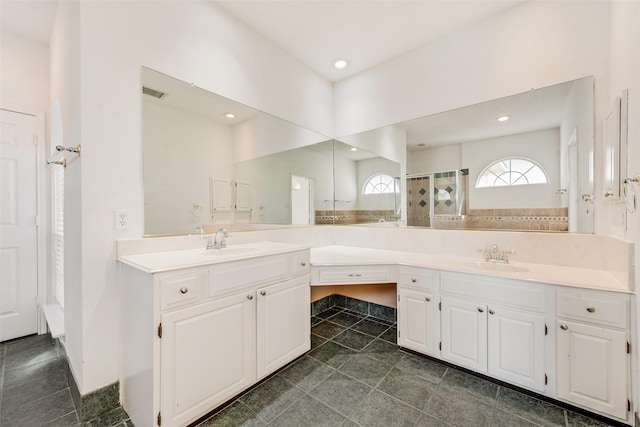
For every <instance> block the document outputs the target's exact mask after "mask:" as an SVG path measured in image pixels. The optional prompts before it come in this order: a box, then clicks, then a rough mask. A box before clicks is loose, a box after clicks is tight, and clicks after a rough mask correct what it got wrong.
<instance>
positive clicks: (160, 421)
mask: <svg viewBox="0 0 640 427" xmlns="http://www.w3.org/2000/svg"><path fill="white" fill-rule="evenodd" d="M157 421H158V425H159V426H161V425H162V415H160V412H158V420H157Z"/></svg>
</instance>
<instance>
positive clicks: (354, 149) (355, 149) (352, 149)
mask: <svg viewBox="0 0 640 427" xmlns="http://www.w3.org/2000/svg"><path fill="white" fill-rule="evenodd" d="M349 150H351V151H358V149H357V148H356V147H351V148H349Z"/></svg>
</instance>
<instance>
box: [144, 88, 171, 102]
mask: <svg viewBox="0 0 640 427" xmlns="http://www.w3.org/2000/svg"><path fill="white" fill-rule="evenodd" d="M142 93H143V94H145V95H149V96H153V97H154V98H158V99H162V98H163V97H164V96H165V95H166V93H165V92H160V91H159V90H155V89H151V88H148V87H145V86H142Z"/></svg>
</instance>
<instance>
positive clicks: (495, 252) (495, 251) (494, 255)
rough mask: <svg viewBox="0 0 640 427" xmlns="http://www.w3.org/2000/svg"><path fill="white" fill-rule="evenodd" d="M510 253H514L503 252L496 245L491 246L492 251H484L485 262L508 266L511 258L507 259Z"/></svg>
mask: <svg viewBox="0 0 640 427" xmlns="http://www.w3.org/2000/svg"><path fill="white" fill-rule="evenodd" d="M508 253H510V254H512V253H514V252H512V251H501V250H500V248H499V247H498V245H496V244H494V245H492V246H491V249H487V250H486V251H484V260H485V261H486V262H495V263H502V264H508V263H509V258H508V257H507V254H508Z"/></svg>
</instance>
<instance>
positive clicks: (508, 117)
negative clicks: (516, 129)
mask: <svg viewBox="0 0 640 427" xmlns="http://www.w3.org/2000/svg"><path fill="white" fill-rule="evenodd" d="M510 118H511V116H508V115H504V116H500V117H498V118H497V119H496V120H497V121H499V122H506V121H507V120H509V119H510Z"/></svg>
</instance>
